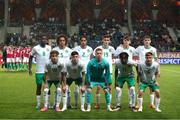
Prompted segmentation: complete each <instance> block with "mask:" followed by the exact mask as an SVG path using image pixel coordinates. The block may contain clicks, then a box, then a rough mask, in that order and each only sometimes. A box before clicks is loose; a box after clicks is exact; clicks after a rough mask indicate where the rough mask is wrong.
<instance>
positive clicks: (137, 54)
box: [134, 46, 140, 56]
mask: <svg viewBox="0 0 180 120" xmlns="http://www.w3.org/2000/svg"><path fill="white" fill-rule="evenodd" d="M139 51H140V46H139V47H137V48H136V49H135V52H134V55H135V56H139Z"/></svg>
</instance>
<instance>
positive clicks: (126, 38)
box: [123, 35, 131, 41]
mask: <svg viewBox="0 0 180 120" xmlns="http://www.w3.org/2000/svg"><path fill="white" fill-rule="evenodd" d="M123 40H129V41H131V38H130V36H128V35H125V36H124V37H123Z"/></svg>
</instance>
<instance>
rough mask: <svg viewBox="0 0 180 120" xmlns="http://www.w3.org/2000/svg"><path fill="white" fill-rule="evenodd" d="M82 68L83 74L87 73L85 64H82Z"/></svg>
mask: <svg viewBox="0 0 180 120" xmlns="http://www.w3.org/2000/svg"><path fill="white" fill-rule="evenodd" d="M81 67H82V72H85V71H86V68H85V65H84V64H83V63H81Z"/></svg>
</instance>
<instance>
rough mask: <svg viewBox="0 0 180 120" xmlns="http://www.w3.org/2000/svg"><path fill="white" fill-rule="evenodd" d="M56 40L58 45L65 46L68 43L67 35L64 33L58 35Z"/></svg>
mask: <svg viewBox="0 0 180 120" xmlns="http://www.w3.org/2000/svg"><path fill="white" fill-rule="evenodd" d="M56 42H57V45H58V46H59V47H62V48H64V47H65V46H67V43H68V40H67V36H66V35H64V34H61V35H59V36H58V37H57V40H56Z"/></svg>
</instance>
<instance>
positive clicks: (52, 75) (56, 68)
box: [45, 60, 64, 81]
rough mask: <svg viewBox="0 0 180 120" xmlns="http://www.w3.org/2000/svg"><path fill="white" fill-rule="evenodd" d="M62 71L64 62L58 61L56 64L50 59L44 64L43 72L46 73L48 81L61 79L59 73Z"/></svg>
mask: <svg viewBox="0 0 180 120" xmlns="http://www.w3.org/2000/svg"><path fill="white" fill-rule="evenodd" d="M63 72H64V64H63V63H61V62H60V61H58V62H57V63H56V64H54V63H52V61H51V60H49V62H47V63H46V65H45V73H47V76H48V80H49V81H59V80H61V73H63Z"/></svg>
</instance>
